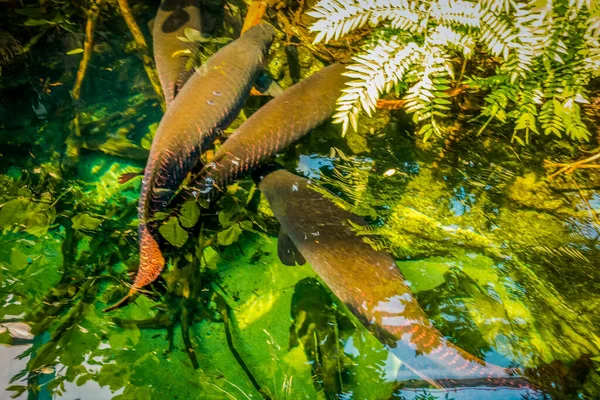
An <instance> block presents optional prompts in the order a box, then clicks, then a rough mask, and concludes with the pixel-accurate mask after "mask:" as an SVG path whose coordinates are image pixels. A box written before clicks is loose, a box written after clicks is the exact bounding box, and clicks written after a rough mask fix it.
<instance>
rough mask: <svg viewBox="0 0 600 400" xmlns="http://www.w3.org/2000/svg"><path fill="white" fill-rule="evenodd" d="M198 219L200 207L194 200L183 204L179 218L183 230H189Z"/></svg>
mask: <svg viewBox="0 0 600 400" xmlns="http://www.w3.org/2000/svg"><path fill="white" fill-rule="evenodd" d="M198 218H200V207H198V204H196V202H195V201H194V200H189V201H186V202H185V203H183V206H182V207H181V216H180V217H179V222H181V225H182V226H183V227H184V228H191V227H192V226H194V225H196V222H198Z"/></svg>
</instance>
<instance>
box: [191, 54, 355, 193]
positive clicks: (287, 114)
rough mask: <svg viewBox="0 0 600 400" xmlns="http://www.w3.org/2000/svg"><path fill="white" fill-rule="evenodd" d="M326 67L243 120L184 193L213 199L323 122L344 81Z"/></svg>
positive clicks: (339, 67)
mask: <svg viewBox="0 0 600 400" xmlns="http://www.w3.org/2000/svg"><path fill="white" fill-rule="evenodd" d="M344 71H345V68H344V66H343V65H342V64H332V65H330V66H328V67H325V68H323V69H322V70H320V71H319V72H316V73H315V74H313V75H312V76H310V77H308V78H306V79H304V80H303V81H301V82H300V83H297V84H295V85H293V86H291V87H290V88H288V89H287V90H285V91H284V92H283V93H282V94H280V95H279V96H277V97H275V98H274V99H272V100H271V101H269V102H268V103H267V104H265V105H264V106H263V107H261V108H260V109H258V110H257V111H256V112H255V113H254V114H252V116H251V117H250V118H248V119H247V120H246V121H245V122H244V123H243V124H242V125H241V126H240V127H239V128H238V129H237V130H236V131H235V132H234V133H233V134H232V135H231V136H230V137H229V138H227V140H226V141H225V143H223V145H222V146H221V147H220V148H219V151H218V152H217V153H216V154H215V157H214V160H213V161H212V162H211V163H209V164H207V165H206V166H205V167H204V168H203V169H202V171H201V172H200V173H199V174H198V176H197V177H196V178H195V179H193V180H192V181H193V183H192V184H191V185H190V186H191V188H190V189H188V190H189V191H190V192H191V194H192V195H193V196H194V197H197V198H204V199H206V200H209V201H211V200H214V199H216V198H217V197H218V196H219V195H220V194H221V193H222V190H223V189H224V188H225V187H226V186H227V185H228V184H230V183H231V182H233V181H234V180H235V179H238V178H239V177H240V176H241V175H243V174H244V173H247V172H249V171H252V170H253V169H254V168H256V167H257V166H258V165H259V164H261V163H263V162H265V161H266V160H268V159H270V158H272V157H273V156H274V155H275V154H277V153H278V152H280V151H282V150H284V149H286V148H287V147H288V146H290V145H291V144H292V143H294V142H296V141H298V140H299V139H300V138H302V137H303V136H305V135H306V134H308V133H309V132H310V131H311V130H312V129H314V128H316V127H317V126H319V125H320V124H322V123H323V122H324V121H325V120H327V119H328V118H329V117H330V116H331V114H333V112H334V111H335V107H336V100H337V98H338V97H339V96H340V93H341V90H342V89H343V88H344V85H345V83H346V82H347V81H348V80H349V78H347V77H346V76H344V75H342V73H343V72H344Z"/></svg>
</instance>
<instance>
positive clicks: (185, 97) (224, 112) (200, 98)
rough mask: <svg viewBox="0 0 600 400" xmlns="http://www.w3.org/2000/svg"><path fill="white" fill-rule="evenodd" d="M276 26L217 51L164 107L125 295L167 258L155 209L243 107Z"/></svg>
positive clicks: (262, 26) (253, 31)
mask: <svg viewBox="0 0 600 400" xmlns="http://www.w3.org/2000/svg"><path fill="white" fill-rule="evenodd" d="M273 36H274V29H273V27H271V26H270V25H268V24H260V25H257V26H255V27H253V28H252V29H250V30H249V31H248V32H246V33H245V34H244V35H243V36H242V37H241V38H239V39H237V40H235V41H233V42H231V43H230V44H228V45H227V46H225V47H223V48H222V49H221V50H219V51H218V52H216V53H215V54H214V55H213V56H212V57H211V58H210V59H209V60H208V61H207V62H206V63H204V64H203V65H202V67H201V68H200V69H199V70H197V71H196V72H195V73H194V75H192V77H191V78H190V79H189V80H188V82H187V83H186V84H185V86H184V87H183V88H182V89H181V91H180V92H179V94H178V95H177V97H175V99H174V100H173V102H172V103H171V106H169V107H168V108H167V111H166V113H165V115H164V116H163V118H162V119H161V121H160V124H159V126H158V129H157V131H156V135H155V136H154V140H153V142H152V147H151V149H150V155H149V157H148V163H147V164H146V168H145V169H144V178H143V180H142V188H141V194H140V202H139V206H138V218H139V241H140V266H139V269H138V273H137V276H136V277H135V281H134V283H133V286H132V288H131V290H130V291H129V293H128V295H127V296H126V297H125V298H124V299H123V300H121V301H120V302H119V303H117V304H115V305H114V306H112V307H110V308H108V310H110V309H112V308H114V307H117V306H119V305H120V304H122V303H123V302H124V301H125V300H126V299H127V298H129V297H130V296H131V295H133V294H134V293H136V292H137V290H138V289H140V288H141V287H143V286H145V285H147V284H149V283H151V282H153V281H154V280H155V279H156V278H157V277H158V276H159V275H160V272H161V271H162V269H163V267H164V264H165V260H164V258H163V256H162V252H161V250H160V247H159V243H158V240H157V239H158V237H157V232H156V230H157V229H156V228H157V226H156V223H155V222H152V217H153V215H154V213H156V212H158V211H161V210H164V209H165V207H166V206H167V204H168V203H169V201H170V200H171V198H172V197H173V194H174V193H175V191H176V190H177V188H178V187H179V185H180V184H181V182H182V181H183V179H184V178H185V176H186V175H187V174H188V173H189V172H190V170H191V169H192V168H193V167H194V166H195V165H196V164H197V163H198V162H199V159H200V155H201V154H202V152H203V151H204V149H205V148H206V147H207V146H208V145H209V144H210V143H212V142H213V141H214V139H215V138H216V136H217V135H219V134H220V133H221V131H222V129H224V128H225V127H227V126H228V125H229V124H230V123H231V122H232V121H233V119H234V118H235V117H236V116H237V114H238V113H239V111H240V109H241V108H242V106H243V104H244V102H245V100H246V98H247V97H248V94H249V92H250V88H251V87H252V84H253V82H254V81H255V80H256V79H257V78H258V76H259V75H260V74H261V73H262V71H263V70H264V66H265V60H266V56H267V52H268V50H269V47H270V45H271V42H272V41H273Z"/></svg>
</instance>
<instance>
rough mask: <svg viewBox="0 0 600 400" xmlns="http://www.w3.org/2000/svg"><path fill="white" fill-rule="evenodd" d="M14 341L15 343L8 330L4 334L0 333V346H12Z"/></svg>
mask: <svg viewBox="0 0 600 400" xmlns="http://www.w3.org/2000/svg"><path fill="white" fill-rule="evenodd" d="M1 329H5V328H1ZM12 341H13V338H12V336H10V334H9V333H8V330H5V331H4V332H2V333H0V344H8V345H11V344H12Z"/></svg>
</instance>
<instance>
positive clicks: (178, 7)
mask: <svg viewBox="0 0 600 400" xmlns="http://www.w3.org/2000/svg"><path fill="white" fill-rule="evenodd" d="M186 28H191V29H195V30H197V31H200V30H201V18H200V8H199V6H198V1H197V0H163V1H162V2H161V3H160V6H159V7H158V12H157V13H156V18H155V19H154V28H153V29H152V40H153V47H154V61H155V63H156V69H157V70H158V76H159V78H160V83H161V86H162V88H163V93H164V95H165V101H166V103H167V106H169V104H171V102H172V101H173V99H174V98H175V96H176V95H177V93H178V92H179V91H180V90H181V88H182V87H183V85H184V83H185V82H186V81H187V79H188V78H189V77H190V76H191V75H192V73H193V70H192V71H188V70H187V69H186V63H187V58H186V57H182V56H181V54H176V53H181V52H184V51H186V50H188V51H190V52H191V51H193V50H194V45H193V44H192V43H187V42H184V41H182V40H180V39H178V37H182V38H185V37H186V35H185V29H186Z"/></svg>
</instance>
